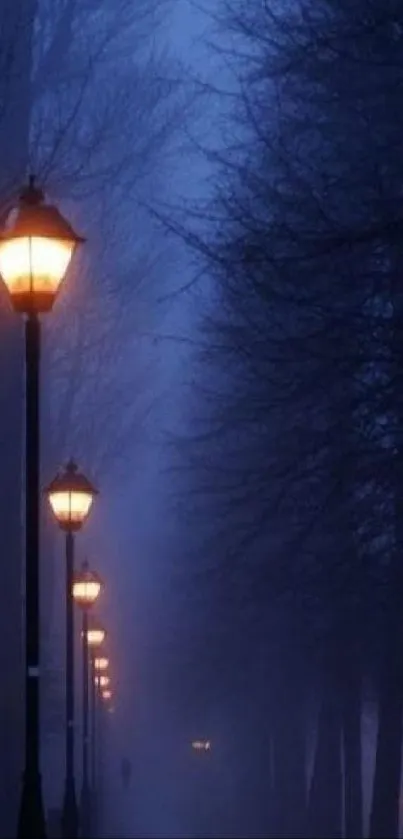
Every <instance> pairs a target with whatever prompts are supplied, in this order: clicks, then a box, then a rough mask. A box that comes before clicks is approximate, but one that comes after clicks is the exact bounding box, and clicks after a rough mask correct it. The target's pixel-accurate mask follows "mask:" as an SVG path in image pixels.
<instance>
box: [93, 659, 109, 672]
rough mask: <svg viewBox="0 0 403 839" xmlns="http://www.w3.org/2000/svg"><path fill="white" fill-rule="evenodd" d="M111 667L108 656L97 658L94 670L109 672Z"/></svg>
mask: <svg viewBox="0 0 403 839" xmlns="http://www.w3.org/2000/svg"><path fill="white" fill-rule="evenodd" d="M108 667H109V658H107V657H106V656H95V658H94V668H95V670H97V671H99V670H107V669H108Z"/></svg>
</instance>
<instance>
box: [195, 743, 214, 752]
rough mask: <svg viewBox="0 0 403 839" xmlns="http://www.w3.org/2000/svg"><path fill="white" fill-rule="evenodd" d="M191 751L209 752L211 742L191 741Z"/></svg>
mask: <svg viewBox="0 0 403 839" xmlns="http://www.w3.org/2000/svg"><path fill="white" fill-rule="evenodd" d="M192 749H194V750H195V751H196V752H202V751H203V752H209V751H210V749H211V740H193V742H192Z"/></svg>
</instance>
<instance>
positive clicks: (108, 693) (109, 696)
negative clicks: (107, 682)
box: [101, 688, 112, 702]
mask: <svg viewBox="0 0 403 839" xmlns="http://www.w3.org/2000/svg"><path fill="white" fill-rule="evenodd" d="M101 695H102V699H103V700H104V701H105V702H110V700H111V699H112V691H111V690H109V688H106V690H103V691H102V693H101Z"/></svg>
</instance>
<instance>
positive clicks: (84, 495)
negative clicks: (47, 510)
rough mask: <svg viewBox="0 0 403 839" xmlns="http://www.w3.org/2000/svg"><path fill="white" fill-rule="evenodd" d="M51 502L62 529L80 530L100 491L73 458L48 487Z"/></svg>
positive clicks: (47, 491) (47, 492)
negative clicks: (79, 468) (79, 469)
mask: <svg viewBox="0 0 403 839" xmlns="http://www.w3.org/2000/svg"><path fill="white" fill-rule="evenodd" d="M46 494H47V496H48V498H49V503H50V506H51V508H52V511H53V513H54V516H55V518H56V519H57V521H58V523H59V525H60V527H61V528H62V530H70V531H71V532H73V531H76V530H80V528H81V527H82V526H83V524H84V522H85V520H86V519H87V518H88V515H89V512H90V509H91V507H92V502H93V500H94V498H95V496H96V495H97V494H98V491H97V490H96V489H95V487H94V486H93V485H92V484H91V482H90V481H89V480H88V478H86V477H85V475H83V474H82V473H81V472H79V471H78V468H77V466H76V464H75V463H74V461H73V460H70V461H69V462H68V464H67V466H66V468H65V470H64V471H63V472H61V473H59V474H58V475H56V477H55V478H54V479H53V481H52V482H51V483H50V484H49V486H48V488H47V489H46Z"/></svg>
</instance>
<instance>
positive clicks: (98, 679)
mask: <svg viewBox="0 0 403 839" xmlns="http://www.w3.org/2000/svg"><path fill="white" fill-rule="evenodd" d="M110 683H111V680H110V678H109V676H95V684H96V685H97V687H99V688H108V687H109V685H110Z"/></svg>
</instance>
